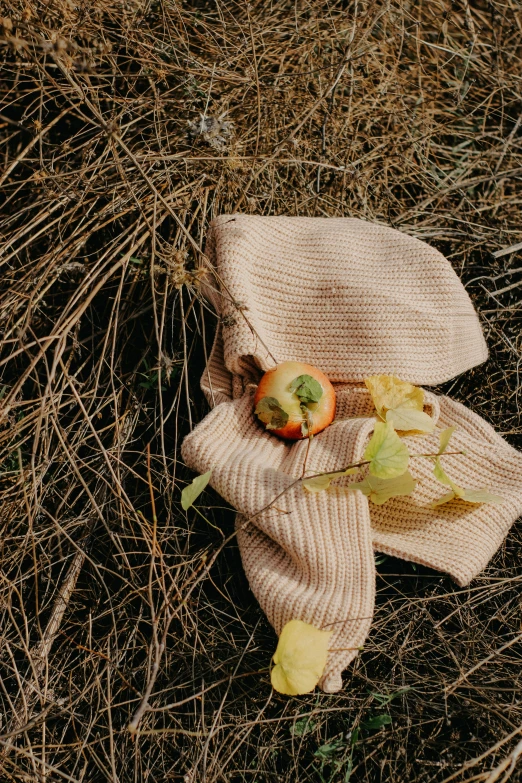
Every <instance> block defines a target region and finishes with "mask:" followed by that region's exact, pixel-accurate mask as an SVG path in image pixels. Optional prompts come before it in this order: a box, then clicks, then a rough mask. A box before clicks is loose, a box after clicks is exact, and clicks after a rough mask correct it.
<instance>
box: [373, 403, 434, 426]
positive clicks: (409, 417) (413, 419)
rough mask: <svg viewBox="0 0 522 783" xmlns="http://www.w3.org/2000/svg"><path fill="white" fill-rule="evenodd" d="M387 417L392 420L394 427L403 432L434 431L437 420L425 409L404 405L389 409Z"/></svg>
mask: <svg viewBox="0 0 522 783" xmlns="http://www.w3.org/2000/svg"><path fill="white" fill-rule="evenodd" d="M385 418H386V421H390V422H391V423H392V424H393V427H394V429H396V430H401V431H402V432H407V431H415V432H433V430H434V429H435V422H434V421H433V419H432V418H431V416H428V414H427V413H424V411H419V410H417V409H416V408H409V407H404V406H403V405H399V407H398V408H392V409H391V410H389V411H387V412H386V417H385Z"/></svg>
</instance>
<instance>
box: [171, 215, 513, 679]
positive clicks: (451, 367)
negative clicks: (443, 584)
mask: <svg viewBox="0 0 522 783" xmlns="http://www.w3.org/2000/svg"><path fill="white" fill-rule="evenodd" d="M207 253H208V254H209V256H210V258H211V259H212V261H213V263H214V266H215V269H216V280H215V281H212V285H211V286H209V288H208V289H207V293H208V295H209V297H210V298H211V299H212V301H213V303H214V305H215V306H216V308H217V309H218V312H220V314H221V315H222V319H221V326H220V328H219V330H218V332H217V334H216V340H215V343H214V347H213V349H212V353H211V357H210V360H209V365H208V368H207V370H206V372H205V373H204V376H203V378H202V387H203V389H204V391H205V394H206V395H207V398H208V399H209V401H210V403H211V405H213V406H215V407H214V409H213V410H212V411H211V412H210V413H209V414H208V416H207V417H206V418H205V419H204V420H203V421H202V422H201V423H200V424H199V425H198V426H197V427H196V428H195V430H194V431H193V432H192V433H191V434H190V435H189V436H188V437H187V438H186V439H185V441H184V443H183V445H182V455H183V458H184V460H185V462H186V463H187V465H189V466H190V467H191V468H193V469H194V470H195V471H197V472H198V473H203V472H205V471H207V470H210V469H212V479H211V484H212V486H213V487H214V488H215V489H216V490H217V491H218V492H219V493H220V494H221V495H222V496H223V497H224V498H225V499H226V500H227V501H228V502H229V503H230V504H231V505H232V506H234V507H235V508H236V509H237V510H238V512H239V514H238V517H237V526H238V542H239V547H240V551H241V556H242V559H243V564H244V567H245V572H246V575H247V577H248V580H249V583H250V586H251V588H252V590H253V592H254V593H255V595H256V597H257V599H258V600H259V603H260V605H261V606H262V608H263V610H264V611H265V612H266V615H267V617H268V619H269V621H270V622H271V623H272V625H273V626H274V628H275V630H276V631H277V633H280V631H281V629H282V627H283V626H284V625H285V623H286V622H288V621H289V620H291V619H293V618H297V619H301V620H305V621H306V622H309V623H312V624H313V625H315V626H316V627H319V628H330V629H332V630H334V635H333V636H332V641H331V644H330V648H331V650H332V652H331V653H330V655H329V658H328V663H327V667H326V670H325V674H324V677H323V679H322V681H321V683H320V685H321V687H322V688H323V689H324V690H325V691H328V692H334V691H337V690H339V689H340V688H341V687H342V680H341V673H342V671H343V669H344V668H346V666H347V665H348V663H349V662H350V661H351V660H352V659H353V658H354V657H355V656H356V655H357V650H358V648H359V647H360V646H361V645H362V644H363V643H364V640H365V638H366V636H367V634H368V631H369V628H370V625H371V618H372V613H373V606H374V597H375V566H374V555H373V550H374V549H376V550H378V551H381V552H386V553H389V554H392V555H395V556H397V557H402V558H405V559H408V560H411V561H414V562H418V563H423V564H426V565H428V566H430V567H432V568H436V569H439V570H441V571H444V572H447V573H448V574H450V575H451V576H452V577H453V578H454V579H455V580H456V581H457V582H458V583H459V584H460V585H465V584H467V583H468V582H469V581H470V579H472V578H473V576H475V575H476V574H477V573H479V572H480V571H481V570H482V569H483V568H484V566H485V565H486V564H487V562H488V561H489V559H490V558H491V556H492V555H493V554H494V552H495V551H496V550H497V548H498V547H499V545H500V544H501V542H502V540H503V539H504V537H505V535H506V533H507V531H508V530H509V527H510V526H511V525H512V523H513V522H514V521H515V520H516V518H517V517H518V516H519V514H520V513H521V512H522V482H521V480H520V475H522V455H521V454H520V453H519V452H517V451H516V450H515V449H513V448H512V447H511V446H509V445H508V444H507V443H506V441H504V440H503V438H501V437H500V436H499V435H498V434H497V433H495V431H494V430H493V428H492V427H491V426H490V425H488V424H487V423H486V422H485V421H484V420H483V419H481V418H480V417H479V416H477V415H476V414H474V413H472V412H471V411H469V410H468V409H467V408H466V407H465V406H463V405H461V404H460V403H457V402H454V401H453V400H451V399H449V398H448V397H443V396H437V395H434V394H433V393H430V392H426V406H425V410H426V411H427V412H428V413H430V415H431V416H432V418H433V419H434V421H435V422H436V431H435V432H434V433H433V435H430V436H422V437H419V436H409V437H406V438H405V441H406V443H407V445H408V448H409V450H410V453H411V454H416V453H417V454H421V453H426V452H433V451H436V450H437V447H438V436H439V434H440V431H441V430H442V429H445V428H446V427H449V426H451V425H455V426H456V427H457V430H456V432H455V434H454V435H453V437H452V440H451V449H450V450H451V451H456V450H458V449H464V450H465V451H466V454H465V455H457V456H451V455H448V456H445V457H444V458H443V459H444V467H445V469H446V471H447V473H448V474H449V475H450V476H451V477H452V478H453V479H454V480H456V481H457V483H459V484H461V485H463V486H465V487H468V488H473V489H477V488H482V487H484V486H489V487H490V488H491V490H492V491H494V492H496V493H498V494H500V495H501V496H502V497H503V498H504V502H503V503H502V504H500V505H492V504H481V505H476V504H468V503H464V502H463V501H453V502H451V503H449V504H447V505H445V506H440V507H437V508H435V509H432V508H430V503H431V502H432V501H433V500H435V499H436V498H438V497H440V496H441V495H443V494H445V491H446V490H447V487H444V486H443V485H441V484H440V483H439V482H437V481H436V479H435V478H434V476H433V472H432V471H433V463H432V461H431V460H428V459H426V458H419V459H412V460H411V464H410V470H411V472H412V474H413V476H414V477H415V478H416V479H417V480H418V483H417V486H416V489H415V491H414V493H413V495H412V496H411V497H407V498H393V499H392V500H390V501H388V502H387V503H385V504H384V505H383V506H376V505H374V504H372V503H369V502H368V500H367V498H366V497H365V496H364V495H363V494H362V493H361V492H359V491H356V492H353V491H347V490H346V488H345V485H346V484H347V483H349V482H352V481H355V480H359V479H360V476H359V477H352V476H350V477H347V478H344V479H342V480H341V481H339V482H337V483H336V484H335V485H332V487H331V488H330V489H329V490H327V491H325V492H321V493H319V494H312V493H309V492H307V491H306V490H305V489H304V488H303V487H302V486H301V485H296V486H295V487H292V488H291V489H290V490H289V491H288V492H286V493H285V494H284V495H283V497H282V498H281V500H280V501H278V502H277V503H276V504H275V506H274V507H272V508H271V509H269V510H267V511H265V512H263V513H261V514H258V512H259V511H260V509H262V508H263V507H265V506H266V505H268V504H269V503H270V502H271V501H272V500H273V499H274V498H275V497H276V496H277V495H278V494H279V493H280V492H282V491H283V489H285V488H286V487H288V486H289V485H290V484H291V483H292V481H293V480H295V479H296V478H298V477H299V476H300V475H301V472H302V466H303V461H304V456H305V452H306V449H307V442H306V441H299V442H297V443H290V442H284V441H281V440H279V439H277V438H276V437H274V436H273V435H270V434H269V433H267V432H266V431H265V430H264V428H263V427H262V425H260V424H259V422H258V421H257V420H256V418H255V417H254V415H253V404H252V394H253V391H254V389H255V385H256V383H257V381H258V380H259V377H260V374H261V370H264V369H268V368H269V367H271V366H273V364H274V362H273V360H272V359H271V357H270V354H272V356H274V357H275V358H276V359H277V361H278V362H281V361H285V360H301V361H305V362H307V363H311V364H315V365H316V366H317V367H319V368H320V369H322V370H323V371H324V372H326V374H327V375H328V376H329V377H330V378H331V380H332V381H333V382H334V385H335V388H336V395H337V412H336V420H335V421H334V423H333V424H332V425H330V427H328V428H327V429H326V430H325V431H324V432H322V433H320V434H319V435H317V436H316V437H315V438H314V440H313V441H312V444H311V448H310V452H309V456H308V462H307V470H308V471H309V472H313V473H316V472H321V471H330V470H336V469H340V468H342V467H343V466H345V465H348V464H350V463H352V462H357V461H358V460H360V459H362V455H363V452H364V449H365V446H366V444H367V443H368V440H369V438H370V437H371V433H372V431H373V427H374V424H375V418H374V417H373V415H372V414H373V412H374V409H373V403H372V400H371V398H370V396H369V394H368V392H367V390H366V388H365V387H361V386H360V385H359V384H360V382H361V381H362V380H363V379H364V378H365V377H367V376H368V375H372V374H375V373H388V374H395V375H398V376H399V377H401V378H403V379H405V380H409V381H411V382H412V383H415V384H430V383H438V382H441V381H445V380H449V379H450V378H451V377H453V376H454V375H456V374H458V373H460V372H462V371H464V370H466V369H468V368H470V367H473V366H474V365H476V364H478V363H480V362H482V361H484V359H485V358H486V357H487V348H486V345H485V342H484V338H483V335H482V331H481V329H480V325H479V322H478V318H477V315H476V313H475V311H474V309H473V306H472V304H471V301H470V299H469V297H468V295H467V294H466V292H465V290H464V288H463V286H462V284H461V283H460V281H459V279H458V278H457V276H456V275H455V273H454V272H453V270H452V268H451V266H450V264H449V262H448V261H447V260H446V259H445V258H444V257H443V256H442V255H441V254H440V253H438V252H437V251H436V250H434V249H433V248H430V247H429V246H428V245H426V244H424V243H423V242H420V241H418V240H416V239H413V238H411V237H409V236H407V235H404V234H401V233H399V232H398V231H395V230H393V229H389V228H386V227H382V226H375V225H372V224H369V223H365V222H364V221H361V220H355V219H345V218H334V219H330V218H326V219H323V218H285V217H281V218H272V217H268V218H265V217H262V218H261V217H255V216H246V215H233V216H231V215H225V216H221V217H220V218H218V219H217V220H216V221H214V223H213V224H212V227H211V231H210V235H209V239H208V242H207ZM212 288H214V289H216V288H217V289H221V295H217V294H216V292H215V290H214V291H212ZM231 299H232V300H233V301H234V302H235V303H236V305H237V304H239V305H240V307H241V308H242V313H243V314H244V315H245V316H246V317H247V319H248V322H247V320H246V319H245V318H244V317H243V316H242V314H241V311H240V312H238V310H237V306H236V307H232V306H230V300H231ZM252 328H253V329H252ZM253 515H256V516H255V518H254V519H253V520H252V521H251V522H250V523H248V524H245V520H247V519H249V518H250V517H252V516H253Z"/></svg>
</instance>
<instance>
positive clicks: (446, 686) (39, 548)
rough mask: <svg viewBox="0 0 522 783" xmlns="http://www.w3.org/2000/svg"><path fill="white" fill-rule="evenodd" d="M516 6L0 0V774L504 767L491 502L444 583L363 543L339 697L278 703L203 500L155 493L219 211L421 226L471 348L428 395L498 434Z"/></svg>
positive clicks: (502, 671) (508, 318) (198, 406)
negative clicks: (447, 272) (373, 586)
mask: <svg viewBox="0 0 522 783" xmlns="http://www.w3.org/2000/svg"><path fill="white" fill-rule="evenodd" d="M521 8H522V7H521V4H520V2H519V1H518V0H503V2H501V1H500V0H492V1H491V2H489V0H476V2H472V1H471V0H457V1H456V2H450V0H430V2H427V1H426V0H422V1H421V0H418V1H417V0H415V1H413V0H411V1H410V0H408V1H406V0H391V2H389V1H388V0H370V1H369V2H362V1H357V2H351V1H350V2H347V1H344V2H335V0H331V2H325V3H319V2H317V1H316V0H315V1H314V0H291V2H287V1H286V0H278V1H277V2H272V3H268V2H262V1H261V0H254V2H252V3H251V4H250V5H247V4H246V3H234V2H229V1H228V0H208V2H202V1H198V0H191V1H187V2H182V0H152V1H150V2H147V1H146V0H125V1H123V0H118V1H115V0H91V1H90V2H84V0H77V2H73V0H45V1H43V0H42V1H40V0H9V2H4V3H2V4H1V9H0V16H1V17H2V19H1V20H0V22H1V24H0V44H1V56H2V60H3V63H2V78H1V80H0V91H1V98H2V101H1V109H0V128H1V131H2V137H1V150H2V166H3V173H2V175H1V177H0V181H1V182H2V188H3V191H2V195H3V207H2V225H1V248H0V254H1V255H0V261H1V264H2V278H1V281H0V286H1V293H0V329H1V339H2V357H1V372H2V376H1V385H0V394H1V400H0V404H1V410H2V418H1V424H0V439H1V453H0V461H1V475H0V481H1V560H0V575H1V581H0V628H1V632H0V668H1V681H0V702H1V706H0V713H1V718H2V723H1V725H0V752H1V757H0V767H1V770H2V773H1V780H2V781H4V780H5V781H15V780H16V781H61V780H67V781H88V782H89V783H94V782H95V781H105V780H108V781H114V782H116V781H121V782H122V783H123V782H125V783H127V781H147V780H150V781H153V780H154V781H160V780H161V781H163V780H165V781H166V780H183V781H185V782H186V783H190V782H191V781H194V783H197V782H198V781H208V782H209V783H210V781H234V782H236V781H251V782H252V783H265V782H267V783H268V781H299V783H304V781H325V782H326V781H330V782H331V783H337V781H347V780H348V779H350V780H351V781H380V780H386V781H395V782H396V783H398V782H399V781H401V782H402V781H426V783H428V781H430V782H431V781H434V782H435V781H437V782H438V783H442V781H449V780H456V781H460V782H462V781H465V780H466V781H471V780H473V781H489V783H493V781H501V780H507V779H508V778H510V779H520V771H519V768H518V767H517V758H518V756H517V753H518V754H520V750H521V748H522V746H520V745H517V743H518V742H519V740H520V734H521V733H522V701H521V699H522V679H521V671H522V667H521V660H522V659H521V647H520V640H521V630H522V606H521V601H520V583H521V580H522V554H521V548H520V545H521V530H520V527H517V526H515V528H514V529H513V531H512V533H511V535H510V536H509V538H508V540H507V542H506V544H505V546H504V547H503V548H502V550H501V552H500V553H499V554H498V555H497V556H496V558H495V559H494V561H493V563H492V565H491V566H490V567H489V568H488V569H487V571H486V572H485V573H484V574H482V575H481V576H480V578H479V579H477V580H476V581H475V582H474V583H473V584H472V585H471V587H470V588H469V589H464V590H461V589H458V588H456V586H455V585H454V584H453V583H451V581H450V580H449V579H448V578H446V577H444V576H443V575H441V574H438V573H434V572H430V571H428V570H426V569H423V568H421V567H416V568H415V567H414V566H412V565H411V564H408V563H404V562H400V561H394V560H393V559H391V558H387V559H386V558H380V557H378V558H377V562H378V569H379V572H380V576H379V581H378V590H379V592H378V607H377V613H376V619H375V623H374V627H373V630H372V633H371V636H370V638H369V640H368V643H367V645H366V648H365V650H364V652H363V653H362V654H361V656H360V658H359V660H358V661H357V663H356V665H355V666H353V667H352V668H351V669H350V670H349V671H348V672H347V673H346V688H345V690H344V691H343V692H342V693H340V694H338V695H335V696H326V695H324V694H321V693H316V694H312V695H311V696H310V697H303V698H299V699H288V698H283V697H280V696H279V695H278V694H274V693H273V692H272V691H271V688H270V683H269V677H268V664H269V660H270V656H271V654H272V652H273V650H274V649H275V636H274V634H273V632H272V630H271V629H270V627H269V626H268V624H267V622H266V620H265V618H264V617H263V615H262V613H261V611H260V609H259V607H258V606H257V604H256V601H255V600H254V598H253V597H252V595H251V594H250V593H249V591H248V587H247V584H246V580H245V577H244V575H243V573H242V570H241V565H240V560H239V557H238V554H237V550H236V548H235V544H234V542H233V540H232V542H231V543H229V544H228V546H226V547H225V548H223V550H222V551H221V552H220V553H219V555H218V556H217V551H218V547H219V545H220V543H221V542H222V540H223V537H224V536H227V535H229V534H230V533H231V532H232V529H233V527H232V526H233V514H232V512H231V511H230V510H227V509H226V508H224V507H223V502H222V501H221V500H220V498H219V497H217V496H216V495H215V494H213V493H212V492H210V491H209V492H207V493H206V494H205V495H203V496H202V498H201V499H200V501H199V507H200V511H201V513H202V514H203V516H204V517H205V519H203V518H202V517H201V515H198V514H197V513H196V512H195V511H194V510H190V511H189V512H188V513H186V514H185V513H184V512H183V511H182V510H181V507H180V491H181V489H182V487H183V486H184V485H185V482H186V481H187V480H188V479H190V475H189V473H188V472H187V471H186V470H185V469H184V467H183V465H182V464H180V462H179V458H178V457H177V455H178V451H177V449H178V446H179V443H180V439H181V438H182V436H183V434H184V433H185V432H186V431H188V428H189V427H191V426H192V425H193V423H194V422H196V421H197V420H199V419H200V418H201V417H202V416H203V415H204V414H205V412H206V406H205V403H204V401H203V399H202V396H201V394H200V392H199V388H198V378H199V375H200V372H201V368H202V366H203V364H204V360H205V350H206V349H208V345H209V340H210V338H211V336H212V332H213V329H214V324H215V317H214V316H213V314H212V310H211V308H210V306H209V305H208V303H205V302H203V301H202V300H201V297H200V294H199V281H200V279H201V275H202V274H204V271H203V272H202V271H201V269H200V261H201V248H202V243H203V242H204V237H205V233H206V229H207V226H208V222H209V220H210V219H211V218H212V216H214V215H216V214H219V213H221V212H231V211H234V210H240V211H247V212H255V213H257V214H267V215H268V214H289V215H317V216H320V215H332V216H342V215H346V216H358V217H362V218H365V219H367V220H370V221H377V222H385V223H387V224H390V225H393V226H395V227H396V228H398V229H401V230H403V231H406V232H409V233H411V234H414V235H415V236H417V237H419V238H421V239H424V240H427V241H429V242H431V243H433V244H435V245H436V246H437V247H439V248H440V249H441V250H442V251H443V252H445V253H446V254H447V255H448V257H449V258H450V259H451V261H452V263H453V264H454V266H455V269H456V271H457V272H458V274H459V275H460V276H461V278H462V280H463V281H464V283H465V285H466V286H467V289H468V291H469V292H470V294H471V296H472V297H473V299H474V302H475V305H476V307H477V309H478V310H479V312H480V316H481V320H482V324H483V326H484V330H485V333H486V335H487V339H488V342H489V345H490V349H491V359H490V361H489V362H488V363H487V364H486V365H484V366H483V367H480V368H478V369H476V370H475V371H473V372H470V373H467V374H465V375H464V376H463V377H461V378H458V379H456V380H454V381H453V382H450V383H448V384H446V386H445V387H444V389H443V391H448V392H450V393H451V394H452V395H453V396H455V397H456V398H458V399H461V400H463V401H465V402H466V403H467V404H468V405H469V406H470V407H472V408H473V409H475V410H476V411H478V412H479V413H480V414H482V415H483V416H484V417H485V418H487V419H488V420H489V421H491V422H492V423H493V424H494V425H495V427H496V428H497V430H498V431H500V432H502V433H504V434H505V436H506V438H507V439H508V440H509V441H510V442H511V443H513V444H514V445H517V444H518V446H519V447H521V446H522V439H521V433H522V422H521V409H520V396H519V395H520V389H521V384H520V376H519V368H520V362H521V359H520V357H521V355H522V354H521V350H522V342H521V338H520V310H521V307H522V299H521V296H522V291H521V288H522V286H521V277H520V271H521V269H520V267H521V264H520V255H518V256H517V254H516V252H515V251H510V252H506V253H504V254H498V253H497V255H496V256H495V255H493V254H494V253H495V252H496V251H499V250H501V249H502V248H509V247H511V246H513V245H516V244H517V243H520V242H521V240H522V236H521V233H522V232H521V225H520V205H521V203H522V197H521V192H522V191H521V182H522V148H521V134H520V128H521V121H522V100H521V88H522V68H521V53H522V49H521V42H522V10H521ZM517 258H518V260H517ZM282 274H292V271H291V270H282ZM205 343H206V345H205ZM401 689H409V690H401ZM372 694H378V695H377V696H376V695H372ZM379 694H380V695H379ZM392 695H394V696H395V698H393V699H392V700H391V701H389V702H388V703H386V702H387V701H388V699H387V697H391V696H392ZM385 714H386V715H389V716H390V717H391V723H385V722H383V720H382V719H380V718H379V716H380V715H385ZM385 720H386V719H385ZM131 722H132V724H133V727H134V729H135V730H134V731H133V732H130V731H129V728H128V727H129V724H130V723H131ZM379 724H381V725H380V726H379ZM350 770H351V773H350ZM350 774H351V776H350ZM517 775H518V778H517Z"/></svg>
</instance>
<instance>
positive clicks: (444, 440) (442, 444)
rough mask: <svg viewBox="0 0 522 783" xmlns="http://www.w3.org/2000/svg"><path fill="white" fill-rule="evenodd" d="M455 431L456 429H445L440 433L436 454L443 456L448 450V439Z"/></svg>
mask: <svg viewBox="0 0 522 783" xmlns="http://www.w3.org/2000/svg"><path fill="white" fill-rule="evenodd" d="M455 429H456V427H447V429H445V430H442V432H441V433H440V439H439V451H438V454H444V452H445V451H446V449H447V448H448V443H449V442H450V438H451V436H452V435H453V433H454V432H455Z"/></svg>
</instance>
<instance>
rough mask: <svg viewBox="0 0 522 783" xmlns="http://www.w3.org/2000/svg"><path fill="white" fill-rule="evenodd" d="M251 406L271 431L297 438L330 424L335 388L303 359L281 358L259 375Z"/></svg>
mask: <svg viewBox="0 0 522 783" xmlns="http://www.w3.org/2000/svg"><path fill="white" fill-rule="evenodd" d="M254 410H255V413H256V415H257V417H258V418H259V420H260V421H261V422H262V423H263V424H264V425H265V427H266V429H267V430H269V431H270V432H272V433H273V434H274V435H279V437H281V438H286V439H288V440H300V439H301V438H306V437H308V435H315V434H316V433H318V432H321V430H324V429H325V428H326V427H328V425H329V424H331V422H332V420H333V418H334V416H335V390H334V388H333V386H332V384H331V383H330V381H329V380H328V378H327V377H326V375H325V374H324V373H323V372H321V370H319V369H317V367H313V366H312V365H311V364H305V363H304V362H283V363H282V364H278V365H277V367H274V369H272V370H268V372H266V373H265V374H264V375H263V377H262V378H261V381H260V382H259V386H258V387H257V391H256V393H255V397H254Z"/></svg>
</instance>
